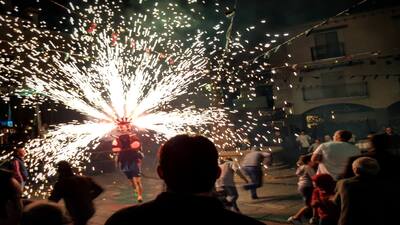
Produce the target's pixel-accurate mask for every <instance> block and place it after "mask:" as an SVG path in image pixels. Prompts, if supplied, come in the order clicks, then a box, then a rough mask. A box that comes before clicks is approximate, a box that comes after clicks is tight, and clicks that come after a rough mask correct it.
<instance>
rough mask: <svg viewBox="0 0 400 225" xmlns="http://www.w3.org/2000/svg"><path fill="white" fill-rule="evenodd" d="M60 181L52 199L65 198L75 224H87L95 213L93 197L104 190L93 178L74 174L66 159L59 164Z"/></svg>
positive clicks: (52, 193)
mask: <svg viewBox="0 0 400 225" xmlns="http://www.w3.org/2000/svg"><path fill="white" fill-rule="evenodd" d="M57 172H58V181H57V182H56V184H55V185H54V188H53V191H52V192H51V195H50V197H49V200H50V201H54V202H58V201H60V200H61V199H64V202H65V206H66V208H67V210H68V213H69V215H70V216H71V218H72V220H73V222H74V225H85V224H87V222H88V220H89V219H90V218H91V217H92V216H93V214H94V213H95V208H94V205H93V199H95V198H96V197H97V196H99V195H100V194H101V193H102V192H103V188H101V187H100V186H99V185H98V184H97V183H95V182H94V181H93V180H92V179H91V178H89V177H84V176H78V175H74V172H73V171H72V168H71V165H70V164H69V163H68V162H66V161H61V162H59V163H58V164H57Z"/></svg>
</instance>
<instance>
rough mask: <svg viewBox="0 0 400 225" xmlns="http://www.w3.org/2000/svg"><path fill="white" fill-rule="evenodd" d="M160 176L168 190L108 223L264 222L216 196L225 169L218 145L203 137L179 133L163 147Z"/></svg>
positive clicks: (114, 216) (119, 212)
mask: <svg viewBox="0 0 400 225" xmlns="http://www.w3.org/2000/svg"><path fill="white" fill-rule="evenodd" d="M157 172H158V175H159V176H160V178H161V179H163V180H164V182H165V183H166V186H167V191H166V192H163V193H161V194H160V195H158V196H157V198H156V199H155V200H153V201H150V202H146V203H144V204H141V205H136V206H132V207H128V208H125V209H122V210H119V211H118V212H116V213H115V214H113V215H112V216H111V217H110V218H109V219H108V220H107V222H106V225H128V224H222V225H223V224H226V225H228V224H229V225H236V224H237V225H239V224H247V225H253V224H260V225H261V224H263V223H261V222H258V221H257V220H255V219H252V218H250V217H247V216H244V215H241V214H238V213H235V212H232V211H230V210H227V209H225V208H224V206H223V205H222V203H221V202H220V201H219V200H218V199H217V198H215V197H212V189H213V187H214V185H215V181H216V180H217V178H218V177H219V175H220V173H221V170H220V168H219V166H218V152H217V149H216V147H215V145H214V144H213V143H212V142H211V141H210V140H208V139H207V138H205V137H202V136H188V135H178V136H175V137H173V138H171V139H169V140H168V141H167V142H166V143H165V144H164V145H163V146H162V147H161V149H160V152H159V166H158V168H157Z"/></svg>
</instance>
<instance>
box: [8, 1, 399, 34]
mask: <svg viewBox="0 0 400 225" xmlns="http://www.w3.org/2000/svg"><path fill="white" fill-rule="evenodd" d="M10 1H11V2H13V4H14V5H18V6H20V7H21V8H22V9H23V8H26V7H38V5H39V7H41V8H42V9H43V11H42V15H41V18H43V19H46V20H48V22H50V23H52V22H55V21H57V20H59V19H60V17H61V16H65V10H63V9H61V8H59V7H58V6H55V5H54V4H53V3H51V2H50V1H49V0H40V3H39V4H38V3H36V0H10ZM55 1H56V2H58V3H60V4H63V5H66V6H67V5H68V2H69V0H55ZM87 1H88V3H90V2H93V1H94V0H87ZM359 1H360V0H238V7H237V23H238V26H239V27H240V26H247V25H251V24H254V23H256V22H258V21H260V20H261V19H267V21H268V23H267V25H266V26H268V28H270V29H276V28H281V27H285V26H291V25H295V24H299V23H304V22H310V21H314V20H319V19H323V18H327V17H330V16H332V15H335V14H336V13H338V12H340V11H342V10H343V9H346V8H348V7H350V6H351V5H353V4H355V3H356V2H359ZM72 2H74V4H79V2H81V4H82V5H83V4H88V3H83V1H78V0H76V1H72ZM137 2H138V0H124V5H125V9H126V12H129V10H134V11H140V10H142V9H143V8H144V7H145V6H146V4H154V2H155V1H154V0H143V5H139V4H138V3H137ZM159 2H163V1H159ZM167 2H177V3H179V4H180V5H181V6H182V10H185V9H187V8H188V5H187V0H175V1H167ZM214 2H215V0H206V4H205V5H204V4H202V3H197V4H194V5H192V6H195V7H196V8H197V9H200V10H202V11H203V12H205V14H206V15H207V10H213V8H214V6H213V3H214ZM217 2H219V3H220V4H221V5H223V6H233V5H234V0H217ZM393 5H400V1H398V0H369V1H368V2H367V3H366V4H364V5H363V6H362V7H361V8H360V9H357V10H366V9H375V8H381V7H388V6H393Z"/></svg>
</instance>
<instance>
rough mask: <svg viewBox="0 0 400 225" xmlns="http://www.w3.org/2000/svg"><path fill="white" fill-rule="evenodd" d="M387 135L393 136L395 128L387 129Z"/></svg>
mask: <svg viewBox="0 0 400 225" xmlns="http://www.w3.org/2000/svg"><path fill="white" fill-rule="evenodd" d="M385 133H386V134H387V135H393V128H391V127H386V128H385Z"/></svg>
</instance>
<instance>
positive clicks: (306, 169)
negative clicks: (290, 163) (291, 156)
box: [288, 154, 315, 224]
mask: <svg viewBox="0 0 400 225" xmlns="http://www.w3.org/2000/svg"><path fill="white" fill-rule="evenodd" d="M297 166H298V168H297V171H296V175H297V176H298V177H299V181H298V182H297V187H298V190H299V192H300V194H301V195H302V196H303V199H304V204H305V206H304V207H303V208H301V209H300V210H299V211H298V212H297V213H296V214H295V215H294V216H291V217H289V219H288V222H291V223H293V224H301V218H302V217H303V215H304V214H305V213H307V212H309V211H310V209H311V205H310V204H311V196H312V193H313V189H314V187H313V183H312V180H311V177H313V176H314V175H315V170H314V168H313V162H311V154H309V155H302V156H300V158H299V160H298V161H297Z"/></svg>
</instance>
